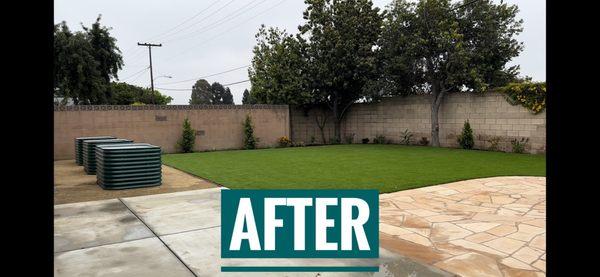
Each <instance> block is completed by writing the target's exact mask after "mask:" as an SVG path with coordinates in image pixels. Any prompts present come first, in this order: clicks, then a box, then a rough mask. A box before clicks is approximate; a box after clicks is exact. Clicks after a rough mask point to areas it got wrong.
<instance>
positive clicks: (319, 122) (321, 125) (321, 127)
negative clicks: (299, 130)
mask: <svg viewBox="0 0 600 277" xmlns="http://www.w3.org/2000/svg"><path fill="white" fill-rule="evenodd" d="M321 113H322V115H323V117H322V119H319V115H318V114H315V120H316V121H317V127H319V130H320V131H321V139H322V140H323V144H326V143H327V140H326V139H325V131H324V129H325V124H326V123H327V118H328V116H327V113H325V112H324V111H323V110H321Z"/></svg>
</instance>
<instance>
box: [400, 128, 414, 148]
mask: <svg viewBox="0 0 600 277" xmlns="http://www.w3.org/2000/svg"><path fill="white" fill-rule="evenodd" d="M400 136H401V137H402V138H401V139H400V144H404V145H409V144H410V140H411V139H412V137H413V134H412V133H411V132H410V131H409V130H408V129H406V130H404V132H402V133H401V134H400Z"/></svg>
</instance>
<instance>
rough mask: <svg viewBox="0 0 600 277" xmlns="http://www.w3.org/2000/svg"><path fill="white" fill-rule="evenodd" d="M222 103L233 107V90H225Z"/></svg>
mask: <svg viewBox="0 0 600 277" xmlns="http://www.w3.org/2000/svg"><path fill="white" fill-rule="evenodd" d="M221 103H222V104H227V105H233V94H231V90H230V89H229V88H225V92H224V93H223V96H222V97H221Z"/></svg>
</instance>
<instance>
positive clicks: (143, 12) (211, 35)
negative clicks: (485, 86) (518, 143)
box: [54, 0, 546, 104]
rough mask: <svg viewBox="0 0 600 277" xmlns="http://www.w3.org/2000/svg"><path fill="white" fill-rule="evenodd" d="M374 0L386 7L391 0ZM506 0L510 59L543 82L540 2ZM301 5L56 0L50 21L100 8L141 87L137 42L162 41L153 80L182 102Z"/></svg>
mask: <svg viewBox="0 0 600 277" xmlns="http://www.w3.org/2000/svg"><path fill="white" fill-rule="evenodd" d="M499 1H500V0H498V2H499ZM373 2H374V3H375V5H376V6H379V7H381V8H384V7H385V6H386V5H387V4H388V3H390V2H391V0H374V1H373ZM505 2H508V3H511V4H517V5H518V6H519V8H520V13H519V15H518V16H519V17H520V18H522V19H523V20H524V21H525V22H524V31H523V33H522V34H521V35H520V36H519V40H520V41H523V42H524V44H525V50H524V51H523V52H522V53H521V55H520V56H519V57H518V58H516V59H515V60H514V61H513V62H512V64H519V65H521V73H522V74H524V75H527V76H531V77H533V79H534V80H537V81H545V80H546V2H545V1H544V0H507V1H505ZM304 9H305V4H304V1H301V0H202V1H192V0H170V1H166V0H162V1H161V0H126V1H124V0H102V1H98V0H95V1H91V0H55V1H54V21H55V22H56V23H59V22H61V21H66V22H67V24H68V26H69V28H71V29H72V30H81V26H80V23H83V24H84V25H86V26H89V25H91V24H92V23H93V22H94V21H95V20H96V17H97V16H98V14H102V21H101V22H102V25H104V26H108V27H111V28H112V31H111V34H112V36H113V37H115V38H116V39H117V44H118V46H119V48H120V49H121V51H122V52H123V56H124V61H125V65H124V67H123V69H122V70H121V71H120V72H119V79H121V80H122V81H125V82H128V83H131V84H135V85H139V86H143V87H150V73H149V71H148V70H147V67H148V49H147V47H141V46H137V42H150V43H162V45H163V46H162V47H156V48H153V49H152V63H153V68H154V78H155V82H154V86H155V88H157V89H159V90H160V91H161V92H162V93H164V94H167V95H170V96H172V97H173V99H174V100H173V102H171V104H188V100H189V99H190V94H191V87H192V85H193V84H194V82H195V79H194V78H197V77H201V76H206V75H211V74H214V73H220V72H223V71H227V70H230V69H235V68H239V67H243V66H247V65H249V64H250V62H251V59H252V47H253V46H254V45H255V43H256V39H255V37H254V35H255V34H256V32H257V30H258V28H259V26H260V24H265V25H267V26H276V27H279V28H282V29H286V30H287V31H288V32H291V33H296V32H297V26H298V25H299V24H301V23H302V12H303V11H304ZM164 76H171V77H172V78H167V77H164ZM188 79H194V80H191V81H185V80H188ZM206 79H207V80H208V81H209V82H211V83H212V82H220V83H221V84H229V83H234V82H238V81H244V80H247V79H248V71H247V68H242V69H238V70H233V71H230V72H228V73H225V74H220V75H216V76H212V77H207V78H206ZM182 81H185V82H182ZM229 87H230V89H231V91H232V93H233V97H234V101H235V103H236V104H241V102H242V93H243V91H244V89H246V88H248V89H249V88H250V82H245V83H240V84H235V85H230V86H229ZM161 88H166V89H175V90H165V89H161Z"/></svg>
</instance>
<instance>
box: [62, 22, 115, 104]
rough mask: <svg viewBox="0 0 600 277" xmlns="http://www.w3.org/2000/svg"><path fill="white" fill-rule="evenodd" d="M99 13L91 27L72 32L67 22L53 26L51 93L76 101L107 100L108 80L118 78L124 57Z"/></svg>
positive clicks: (94, 101) (99, 102)
mask: <svg viewBox="0 0 600 277" xmlns="http://www.w3.org/2000/svg"><path fill="white" fill-rule="evenodd" d="M100 19H101V17H100V16H98V18H97V19H96V22H95V23H93V24H92V26H91V27H90V28H87V27H85V26H82V27H83V31H78V32H72V31H71V30H69V28H68V27H67V24H66V22H64V21H63V22H61V23H59V24H56V25H55V26H54V76H55V78H54V94H55V96H56V97H62V98H63V100H64V101H67V100H69V99H72V100H73V102H74V103H75V104H95V105H98V104H108V103H110V102H111V97H112V96H111V94H110V92H111V90H110V82H111V80H112V79H118V75H117V72H118V71H119V69H121V67H122V66H123V59H122V56H121V52H120V50H119V48H118V47H117V46H116V39H115V38H113V37H111V35H110V32H109V31H110V28H107V27H104V26H101V24H100Z"/></svg>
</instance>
